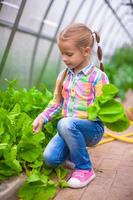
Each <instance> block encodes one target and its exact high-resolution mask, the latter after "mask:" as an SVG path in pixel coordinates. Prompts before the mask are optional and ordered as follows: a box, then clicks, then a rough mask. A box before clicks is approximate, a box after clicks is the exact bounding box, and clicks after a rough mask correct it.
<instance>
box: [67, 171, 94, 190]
mask: <svg viewBox="0 0 133 200" xmlns="http://www.w3.org/2000/svg"><path fill="white" fill-rule="evenodd" d="M95 177H96V175H95V174H93V175H92V176H91V178H90V179H89V180H87V181H85V182H83V183H81V182H80V181H78V180H77V179H76V178H70V180H69V181H68V182H67V184H68V187H70V188H82V187H85V186H87V185H88V184H89V183H90V182H91V181H92V180H93V179H94V178H95Z"/></svg>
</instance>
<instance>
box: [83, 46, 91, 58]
mask: <svg viewBox="0 0 133 200" xmlns="http://www.w3.org/2000/svg"><path fill="white" fill-rule="evenodd" d="M82 53H83V56H88V55H89V54H90V53H91V48H90V47H85V48H83V49H82Z"/></svg>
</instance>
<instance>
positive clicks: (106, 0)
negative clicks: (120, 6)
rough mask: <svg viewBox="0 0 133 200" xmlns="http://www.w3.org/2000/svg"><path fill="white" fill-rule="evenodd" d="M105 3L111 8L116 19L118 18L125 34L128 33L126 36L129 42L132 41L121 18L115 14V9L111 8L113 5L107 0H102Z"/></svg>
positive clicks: (132, 38)
mask: <svg viewBox="0 0 133 200" xmlns="http://www.w3.org/2000/svg"><path fill="white" fill-rule="evenodd" d="M104 1H105V3H106V4H107V5H108V7H109V8H110V9H111V11H112V13H113V14H114V15H115V17H116V19H117V20H118V22H119V23H120V24H121V26H122V27H123V29H124V31H125V32H126V34H127V35H128V37H129V38H130V40H131V42H133V37H132V35H131V34H130V33H129V31H128V30H127V28H126V27H125V25H124V24H123V22H122V20H121V19H120V17H119V16H118V15H117V13H116V11H115V10H114V9H113V7H112V6H111V4H110V3H109V1H108V0H104Z"/></svg>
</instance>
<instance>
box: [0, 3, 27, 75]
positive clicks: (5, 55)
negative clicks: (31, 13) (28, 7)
mask: <svg viewBox="0 0 133 200" xmlns="http://www.w3.org/2000/svg"><path fill="white" fill-rule="evenodd" d="M25 4H26V0H22V2H21V4H20V7H19V10H18V14H17V16H16V19H15V23H14V26H13V29H12V31H11V34H10V37H9V40H8V42H7V45H6V48H5V51H4V54H3V57H2V60H1V63H0V76H1V74H2V72H3V69H4V66H5V63H6V60H7V57H8V54H9V50H10V48H11V45H12V42H13V39H14V36H15V33H16V30H17V27H18V24H19V21H20V18H21V16H22V13H23V9H24V7H25Z"/></svg>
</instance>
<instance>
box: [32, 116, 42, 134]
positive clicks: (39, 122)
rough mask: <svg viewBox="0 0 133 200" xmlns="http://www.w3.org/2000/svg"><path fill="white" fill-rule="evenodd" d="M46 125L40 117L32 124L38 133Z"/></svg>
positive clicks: (34, 130)
mask: <svg viewBox="0 0 133 200" xmlns="http://www.w3.org/2000/svg"><path fill="white" fill-rule="evenodd" d="M43 124H44V120H43V119H42V117H41V116H40V115H38V116H37V117H36V119H35V120H34V121H33V123H32V127H33V132H35V133H38V132H39V131H40V129H41V128H42V126H43Z"/></svg>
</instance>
